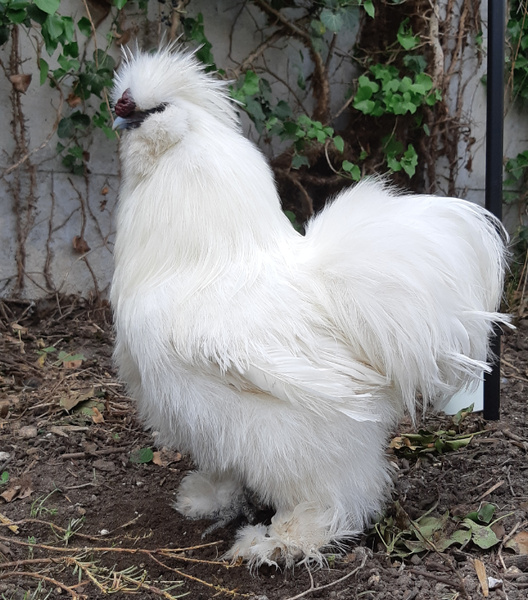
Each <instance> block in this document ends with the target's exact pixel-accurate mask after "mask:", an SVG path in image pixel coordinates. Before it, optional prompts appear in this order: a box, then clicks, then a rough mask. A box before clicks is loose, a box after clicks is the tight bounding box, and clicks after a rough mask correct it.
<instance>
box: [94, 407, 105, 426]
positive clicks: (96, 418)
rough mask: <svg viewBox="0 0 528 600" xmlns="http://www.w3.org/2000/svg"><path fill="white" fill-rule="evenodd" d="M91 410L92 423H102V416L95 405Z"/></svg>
mask: <svg viewBox="0 0 528 600" xmlns="http://www.w3.org/2000/svg"><path fill="white" fill-rule="evenodd" d="M92 411H93V413H94V414H93V417H92V421H93V422H94V423H104V417H103V415H102V414H101V412H100V411H99V409H98V408H97V407H96V406H93V407H92Z"/></svg>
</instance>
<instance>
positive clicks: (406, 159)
mask: <svg viewBox="0 0 528 600" xmlns="http://www.w3.org/2000/svg"><path fill="white" fill-rule="evenodd" d="M417 165H418V155H417V154H416V150H415V149H414V146H413V145H412V144H409V146H408V147H407V150H406V151H405V152H404V154H403V158H402V159H401V166H402V168H403V170H404V171H405V172H406V173H407V175H409V177H412V176H413V175H414V174H415V173H416V166H417Z"/></svg>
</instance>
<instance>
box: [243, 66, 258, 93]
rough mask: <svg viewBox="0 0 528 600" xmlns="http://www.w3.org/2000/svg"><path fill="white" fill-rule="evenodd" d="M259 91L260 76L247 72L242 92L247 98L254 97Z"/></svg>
mask: <svg viewBox="0 0 528 600" xmlns="http://www.w3.org/2000/svg"><path fill="white" fill-rule="evenodd" d="M259 89H260V86H259V76H258V75H257V74H256V73H255V72H254V71H246V74H245V75H244V83H243V84H242V87H241V88H240V91H242V92H244V94H245V95H246V96H253V95H255V94H256V93H257V92H258V91H259Z"/></svg>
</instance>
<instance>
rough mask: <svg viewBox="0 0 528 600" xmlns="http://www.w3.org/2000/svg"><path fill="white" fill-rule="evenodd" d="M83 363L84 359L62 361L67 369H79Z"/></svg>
mask: <svg viewBox="0 0 528 600" xmlns="http://www.w3.org/2000/svg"><path fill="white" fill-rule="evenodd" d="M82 364H83V361H82V359H79V360H65V361H63V363H62V366H63V367H64V368H65V369H78V368H79V367H80V366H81V365H82Z"/></svg>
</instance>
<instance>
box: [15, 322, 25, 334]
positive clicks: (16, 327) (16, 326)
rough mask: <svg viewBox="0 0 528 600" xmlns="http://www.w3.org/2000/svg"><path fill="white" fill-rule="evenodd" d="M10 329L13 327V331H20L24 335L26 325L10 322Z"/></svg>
mask: <svg viewBox="0 0 528 600" xmlns="http://www.w3.org/2000/svg"><path fill="white" fill-rule="evenodd" d="M11 329H14V330H15V331H20V333H21V334H22V335H26V333H27V332H28V330H27V327H23V326H22V325H19V324H18V323H11Z"/></svg>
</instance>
